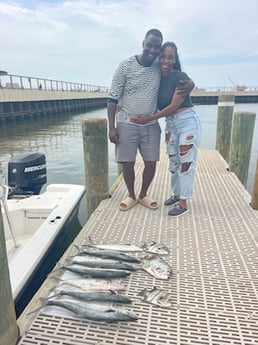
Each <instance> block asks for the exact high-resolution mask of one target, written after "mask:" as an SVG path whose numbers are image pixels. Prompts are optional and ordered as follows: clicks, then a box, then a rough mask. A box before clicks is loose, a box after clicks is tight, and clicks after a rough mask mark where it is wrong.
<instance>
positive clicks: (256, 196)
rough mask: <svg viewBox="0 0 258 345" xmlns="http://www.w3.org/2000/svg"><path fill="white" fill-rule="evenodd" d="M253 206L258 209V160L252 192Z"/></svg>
mask: <svg viewBox="0 0 258 345" xmlns="http://www.w3.org/2000/svg"><path fill="white" fill-rule="evenodd" d="M251 206H252V208H253V209H254V210H258V160H257V162H256V171H255V176H254V186H253V192H252V199H251Z"/></svg>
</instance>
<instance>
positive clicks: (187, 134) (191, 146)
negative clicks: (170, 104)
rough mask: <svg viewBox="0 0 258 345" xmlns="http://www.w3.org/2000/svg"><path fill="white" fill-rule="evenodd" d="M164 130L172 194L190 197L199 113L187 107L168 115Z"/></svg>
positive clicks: (198, 138)
mask: <svg viewBox="0 0 258 345" xmlns="http://www.w3.org/2000/svg"><path fill="white" fill-rule="evenodd" d="M165 132H166V146H167V154H168V157H169V171H170V172H171V189H172V194H173V195H177V196H180V198H181V199H184V200H187V199H191V198H192V196H193V187H194V177H195V170H196V159H197V153H198V147H199V145H200V137H201V126H200V120H199V115H198V114H197V113H196V111H195V110H194V108H189V109H186V110H184V111H182V112H180V113H178V114H176V115H173V116H169V117H168V118H167V120H166V129H165Z"/></svg>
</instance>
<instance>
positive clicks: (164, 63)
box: [159, 47, 176, 76]
mask: <svg viewBox="0 0 258 345" xmlns="http://www.w3.org/2000/svg"><path fill="white" fill-rule="evenodd" d="M175 63H176V50H175V49H174V48H172V47H166V48H165V49H164V50H163V51H162V52H161V54H160V58H159V64H160V70H161V74H162V75H164V76H166V75H168V74H169V73H170V72H171V71H172V70H173V65H174V64H175Z"/></svg>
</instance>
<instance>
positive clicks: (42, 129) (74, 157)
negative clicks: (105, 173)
mask: <svg viewBox="0 0 258 345" xmlns="http://www.w3.org/2000/svg"><path fill="white" fill-rule="evenodd" d="M195 108H196V110H197V111H198V113H199V114H200V119H201V124H202V139H201V147H202V148H209V149H214V148H215V141H216V126H217V109H218V108H217V105H198V106H196V107H195ZM234 110H235V111H249V112H254V113H256V114H258V104H236V105H235V108H234ZM86 117H92V118H106V109H100V110H95V111H92V112H89V113H83V114H78V115H72V116H68V115H66V116H65V115H60V116H57V115H53V117H52V118H51V119H46V118H43V119H41V120H40V119H32V120H26V122H25V121H22V122H12V123H11V124H9V125H6V124H1V125H0V133H1V134H0V176H1V175H6V176H7V166H8V161H9V160H10V159H11V158H12V157H13V156H14V155H15V154H16V153H18V152H25V151H38V152H43V153H44V154H45V155H46V159H47V175H48V184H49V183H78V184H85V174H84V158H83V141H82V130H81V122H82V120H83V119H84V118H86ZM256 117H258V115H257V116H256ZM160 124H161V127H162V129H163V130H164V127H165V121H164V119H161V120H160ZM163 132H164V131H163ZM243 135H244V133H243ZM162 145H164V140H162ZM257 158H258V120H257V118H256V122H255V129H254V136H253V143H252V150H251V158H250V166H249V175H248V182H247V186H246V189H247V190H248V191H249V192H250V193H251V192H252V189H253V182H254V174H255V169H256V161H257ZM116 177H117V165H116V163H115V160H114V145H113V144H109V184H110V186H111V185H112V183H113V182H114V181H115V179H116ZM43 190H44V188H43Z"/></svg>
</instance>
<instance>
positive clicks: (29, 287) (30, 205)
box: [0, 153, 85, 317]
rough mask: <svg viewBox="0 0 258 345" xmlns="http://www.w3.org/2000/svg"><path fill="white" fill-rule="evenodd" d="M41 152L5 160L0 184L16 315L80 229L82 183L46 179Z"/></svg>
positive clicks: (83, 193)
mask: <svg viewBox="0 0 258 345" xmlns="http://www.w3.org/2000/svg"><path fill="white" fill-rule="evenodd" d="M46 180H47V178H46V164H45V156H44V155H43V154H40V153H22V154H18V155H16V156H15V157H14V158H13V159H12V160H11V161H10V162H9V163H8V184H7V185H2V186H0V200H1V204H2V207H1V209H2V216H3V217H2V218H3V225H4V232H5V241H6V251H7V258H8V265H9V274H10V282H11V288H12V294H13V299H14V303H15V309H16V315H17V317H18V316H19V315H20V314H21V312H22V311H23V310H24V308H25V307H26V305H27V304H28V302H29V300H30V299H31V298H32V296H33V295H34V294H35V292H36V291H37V289H38V288H39V287H40V285H41V284H42V282H43V281H44V279H45V278H46V276H47V275H48V273H49V272H51V270H52V268H53V267H54V265H55V264H56V262H57V261H58V260H59V258H60V257H61V255H62V254H63V253H64V251H65V250H66V248H67V247H68V246H69V245H70V244H71V242H72V241H73V239H74V238H75V237H76V235H77V234H78V233H79V231H80V230H81V228H82V225H81V224H80V222H79V219H78V212H79V207H80V205H81V202H82V200H83V198H84V197H85V187H84V186H82V185H76V184H49V185H48V186H47V187H46V190H45V191H44V192H42V193H40V191H41V188H42V186H43V185H44V184H45V183H46Z"/></svg>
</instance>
